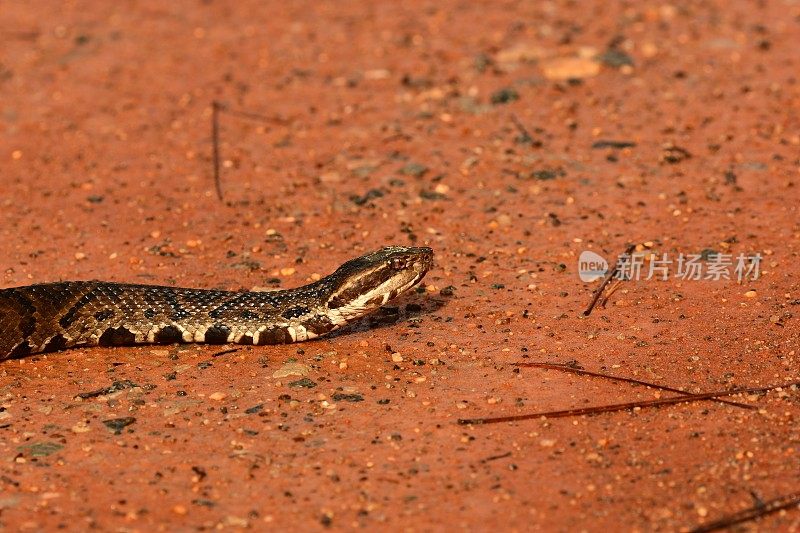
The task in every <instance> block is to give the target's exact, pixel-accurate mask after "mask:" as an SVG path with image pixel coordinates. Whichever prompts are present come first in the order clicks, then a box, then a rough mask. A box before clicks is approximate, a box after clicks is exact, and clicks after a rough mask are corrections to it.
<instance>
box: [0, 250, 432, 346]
mask: <svg viewBox="0 0 800 533" xmlns="http://www.w3.org/2000/svg"><path fill="white" fill-rule="evenodd" d="M432 262H433V251H432V250H431V249H430V248H412V247H400V246H390V247H386V248H382V249H380V250H377V251H375V252H372V253H369V254H366V255H363V256H361V257H358V258H356V259H352V260H350V261H348V262H346V263H344V264H343V265H342V266H340V267H339V268H338V269H337V270H336V271H335V272H333V273H332V274H330V275H328V276H326V277H324V278H322V279H320V280H319V281H316V282H314V283H311V284H309V285H305V286H303V287H298V288H296V289H288V290H279V291H273V292H232V291H220V290H208V289H190V288H181V287H165V286H157V285H134V284H124V283H111V282H103V281H64V282H57V283H44V284H38V285H28V286H24V287H15V288H10V289H2V290H0V360H2V359H7V358H14V357H23V356H26V355H28V354H34V353H42V352H52V351H56V350H62V349H66V348H72V347H77V346H97V345H99V346H123V345H134V344H168V343H183V342H200V343H208V344H225V343H237V344H255V345H260V344H284V343H290V342H299V341H304V340H308V339H313V338H315V337H319V336H321V335H325V334H327V333H329V332H331V331H333V330H335V329H337V328H339V327H341V326H343V325H345V324H347V323H349V322H351V321H353V320H355V319H357V318H359V317H361V316H363V315H366V314H367V313H369V312H371V311H374V310H375V309H377V308H379V307H380V306H382V305H383V304H385V303H387V302H388V301H390V300H392V299H394V298H396V297H397V296H398V295H400V294H402V293H403V292H405V291H407V290H408V289H410V288H411V287H413V286H414V285H416V284H417V283H418V282H419V281H420V280H421V279H422V277H423V276H424V275H425V273H426V272H427V271H428V270H429V269H430V267H431V265H432Z"/></svg>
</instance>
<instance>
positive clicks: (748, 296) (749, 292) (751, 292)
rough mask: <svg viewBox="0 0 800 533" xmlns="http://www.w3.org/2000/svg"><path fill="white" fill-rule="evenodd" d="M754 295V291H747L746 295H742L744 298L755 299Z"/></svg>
mask: <svg viewBox="0 0 800 533" xmlns="http://www.w3.org/2000/svg"><path fill="white" fill-rule="evenodd" d="M756 294H757V293H756V291H747V292H746V293H744V296H745V298H755V297H756Z"/></svg>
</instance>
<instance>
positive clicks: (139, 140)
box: [0, 0, 800, 531]
mask: <svg viewBox="0 0 800 533" xmlns="http://www.w3.org/2000/svg"><path fill="white" fill-rule="evenodd" d="M0 38H2V44H3V46H2V47H1V48H0V92H1V94H2V100H0V124H1V125H2V128H1V130H0V131H1V133H0V174H1V176H2V177H0V180H2V191H0V202H2V209H0V230H1V231H2V234H1V238H0V258H2V264H1V266H2V273H3V274H2V276H3V277H2V282H1V283H2V286H4V287H11V286H16V285H24V284H29V283H35V282H44V281H53V280H61V279H105V280H112V281H128V282H143V283H158V284H177V285H186V286H194V287H215V288H227V289H239V288H251V287H256V286H261V287H264V286H267V287H276V286H280V287H291V286H296V285H301V284H304V283H306V282H307V281H308V280H310V279H311V277H312V276H313V275H314V274H322V275H324V274H327V273H328V272H330V271H332V270H333V269H334V268H335V267H336V266H338V265H339V264H340V263H341V262H343V261H344V260H346V259H348V258H350V257H354V256H356V255H359V254H361V253H362V252H364V251H367V250H370V249H374V248H377V247H379V246H382V245H385V244H389V243H396V244H410V243H414V244H425V245H428V246H432V247H433V248H434V249H435V251H436V254H437V255H436V257H437V259H436V266H435V268H434V269H433V271H432V272H431V273H430V274H429V275H428V277H427V278H426V279H425V281H424V287H423V288H422V289H421V290H420V291H419V292H418V293H416V294H414V295H412V296H410V297H408V298H407V299H406V300H404V301H403V302H402V303H401V305H400V306H399V308H398V309H396V311H397V313H394V314H393V313H392V312H391V310H390V311H389V312H386V313H384V314H383V315H382V316H381V317H380V318H381V319H382V320H380V321H378V323H375V321H368V322H365V323H363V324H361V325H359V326H358V327H355V328H351V329H350V330H349V331H346V332H344V333H343V334H340V335H337V336H335V337H333V338H329V339H326V340H320V341H316V342H309V343H306V344H299V345H288V346H279V347H241V348H240V349H239V350H237V351H233V352H229V353H224V354H221V355H218V356H215V354H217V353H218V352H220V351H221V348H220V347H203V346H156V347H136V348H118V349H107V348H106V349H79V350H72V351H67V352H62V353H55V354H49V355H47V356H38V357H28V358H26V359H22V360H11V361H5V362H3V363H0V528H7V529H8V530H9V531H11V530H43V529H47V530H54V529H57V528H62V529H67V530H86V529H89V528H94V529H99V530H105V531H153V530H155V529H161V530H169V531H175V530H195V529H202V530H208V529H225V528H231V529H236V528H247V527H249V528H252V529H256V530H259V529H265V528H266V527H269V526H274V527H281V528H290V527H291V528H297V529H299V528H303V529H311V530H315V529H323V528H326V527H328V528H334V529H345V528H351V527H352V528H373V527H376V526H380V527H388V528H391V529H393V530H412V531H414V530H416V531H419V530H445V529H456V528H460V527H467V528H470V529H482V528H488V527H489V526H501V525H502V526H505V527H507V528H509V529H516V530H562V531H576V530H603V529H608V528H614V529H617V528H619V527H622V528H623V529H630V530H642V531H644V530H654V529H657V530H665V531H667V530H677V529H685V528H691V527H695V526H697V525H700V524H703V523H707V522H710V521H712V520H715V519H717V518H719V517H721V516H723V515H725V514H729V513H732V512H735V511H739V510H742V509H745V508H748V507H751V506H753V505H755V504H756V503H757V502H758V499H760V500H769V499H771V498H775V497H778V496H781V495H784V494H788V493H792V492H795V491H798V490H800V479H799V478H798V467H799V466H800V449H798V446H800V432H799V431H798V428H797V426H796V424H795V420H796V418H797V417H798V416H800V395H799V393H798V391H797V390H796V389H794V388H790V389H784V390H782V391H774V392H770V393H768V394H765V395H752V396H739V397H735V398H733V399H734V400H736V401H739V402H744V403H748V404H751V405H753V406H756V407H757V408H758V409H756V410H747V409H742V408H738V407H734V406H729V405H721V404H718V403H712V402H698V403H690V404H681V405H678V406H671V407H663V408H657V409H641V410H635V411H631V410H626V411H622V412H616V413H608V414H602V415H597V416H591V417H572V418H563V419H549V420H542V419H535V420H526V421H520V422H513V423H504V424H492V425H459V424H458V423H457V420H458V419H459V418H474V417H481V416H498V415H513V414H525V413H533V412H540V411H545V410H551V409H569V408H576V407H587V406H592V405H602V404H609V403H619V402H628V401H636V400H649V399H653V398H656V397H667V396H670V395H671V394H672V393H666V392H660V391H657V390H655V389H652V388H646V387H642V386H634V385H630V384H625V383H614V382H610V381H607V380H602V379H597V378H592V377H586V376H576V375H571V374H566V373H563V372H558V371H553V370H542V369H535V368H518V367H515V366H513V365H512V363H515V362H526V361H527V362H530V361H547V362H560V363H565V362H572V363H571V364H573V365H579V366H581V367H583V368H586V369H590V370H595V371H602V372H607V373H612V374H615V375H621V376H630V377H637V378H639V379H643V380H647V381H651V382H657V383H660V384H664V385H669V386H672V387H676V388H680V389H683V390H687V391H691V392H701V391H715V390H720V389H728V388H732V387H747V386H764V385H769V384H773V383H788V382H793V381H798V380H800V376H799V375H798V374H799V373H798V366H797V365H798V358H799V357H800V355H798V348H800V347H799V346H798V344H800V343H799V342H798V316H797V315H798V312H800V307H798V304H800V286H799V285H798V273H800V268H798V264H797V262H798V251H800V246H798V244H799V240H800V225H798V196H799V195H798V186H800V183H798V182H800V175H798V170H799V166H798V165H799V162H798V149H800V118H798V117H800V87H798V72H800V59H799V58H798V54H797V43H798V42H800V4H798V3H797V2H793V1H789V0H786V1H780V0H776V1H770V2H762V3H756V2H750V1H738V2H722V1H717V2H702V3H701V2H679V3H675V4H667V3H654V2H637V3H635V4H634V3H630V5H628V6H627V7H624V3H620V4H616V3H613V2H612V3H609V2H599V1H598V2H513V1H511V2H491V3H490V2H486V3H483V2H458V1H450V0H443V1H437V2H419V1H409V2H402V3H401V2H362V3H360V4H359V3H356V2H319V1H315V2H267V3H264V2H251V1H240V2H221V1H216V2H214V1H206V2H188V1H187V2H169V3H165V2H158V1H141V2H135V3H130V2H63V3H62V2H54V3H52V5H50V7H47V6H46V3H38V2H21V1H20V2H4V3H3V6H2V10H0ZM215 100H216V101H220V102H223V103H225V104H226V105H228V106H230V108H231V109H236V110H247V111H249V112H252V113H257V114H259V115H262V117H263V118H262V119H260V120H250V119H247V118H244V117H239V116H234V115H232V114H223V115H222V116H221V132H220V133H221V152H222V157H223V165H222V167H223V168H222V188H223V193H224V200H223V201H220V200H219V199H218V198H217V197H216V193H215V189H214V182H213V179H212V163H211V141H210V138H211V137H210V128H211V125H210V117H211V109H212V106H211V104H212V102H213V101H215ZM602 141H615V142H616V143H619V142H623V141H624V144H622V145H620V144H614V143H611V144H609V143H607V142H606V143H602ZM598 143H600V144H598ZM644 242H648V243H651V249H652V251H654V252H656V253H657V254H669V255H670V257H672V258H673V259H676V258H677V256H678V255H679V254H700V253H701V252H703V251H706V255H705V256H704V257H708V254H709V253H710V252H708V251H709V250H711V251H715V252H722V253H725V254H732V255H733V256H738V255H739V254H745V255H747V256H751V255H755V254H760V256H761V257H762V258H763V260H762V262H761V263H760V274H761V276H760V278H759V279H757V280H754V279H745V280H744V281H743V282H742V283H738V282H737V280H736V279H735V277H734V279H731V280H725V279H719V280H713V279H712V280H691V279H688V280H687V279H683V280H682V279H678V278H677V276H674V275H673V276H670V278H669V279H667V280H666V281H662V280H656V279H651V280H645V279H640V280H638V281H635V280H634V281H629V282H626V283H623V284H622V285H621V286H620V287H619V288H618V290H617V291H616V292H614V293H613V295H612V296H611V298H610V300H609V302H608V305H607V306H606V308H604V309H603V308H598V309H596V310H595V312H594V313H593V314H592V315H591V316H589V317H588V318H583V317H582V316H581V311H582V310H583V309H584V308H585V307H586V305H587V304H588V302H589V300H590V298H591V293H592V291H593V290H594V288H595V287H597V283H596V282H595V283H584V282H582V281H581V280H580V279H579V276H578V256H579V254H580V253H581V252H582V251H584V250H592V251H594V252H597V253H599V254H601V255H602V256H604V257H606V258H609V259H613V258H614V257H615V256H616V255H617V254H619V253H620V252H621V251H622V250H623V249H624V248H625V246H626V245H627V244H628V243H644ZM712 255H713V254H712ZM651 264H652V263H651ZM674 268H675V265H673V270H674ZM732 277H733V276H732ZM223 348H225V347H223ZM88 393H92V394H88ZM745 527H746V528H754V529H761V528H763V529H764V530H774V529H781V530H789V529H797V528H798V527H800V511H798V510H797V509H790V510H787V511H783V512H781V513H776V514H773V515H771V516H769V517H767V518H764V519H762V520H760V521H758V522H751V523H750V524H748V525H747V526H745Z"/></svg>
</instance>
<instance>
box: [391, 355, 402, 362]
mask: <svg viewBox="0 0 800 533" xmlns="http://www.w3.org/2000/svg"><path fill="white" fill-rule="evenodd" d="M392 361H394V362H395V363H401V362H402V361H403V356H402V355H400V354H399V353H398V352H394V353H393V354H392Z"/></svg>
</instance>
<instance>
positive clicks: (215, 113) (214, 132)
mask: <svg viewBox="0 0 800 533" xmlns="http://www.w3.org/2000/svg"><path fill="white" fill-rule="evenodd" d="M223 111H224V112H225V113H228V114H229V115H232V116H234V117H239V118H246V119H249V120H256V121H260V122H269V121H271V120H272V119H270V117H267V116H265V115H259V114H258V113H250V112H249V111H239V110H236V109H229V108H228V106H227V105H225V104H223V103H222V102H217V101H216V100H214V101H213V102H211V147H212V151H213V155H212V159H213V161H214V188H215V189H216V191H217V198H219V200H222V178H221V177H220V170H219V169H220V164H219V114H220V113H221V112H223Z"/></svg>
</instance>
